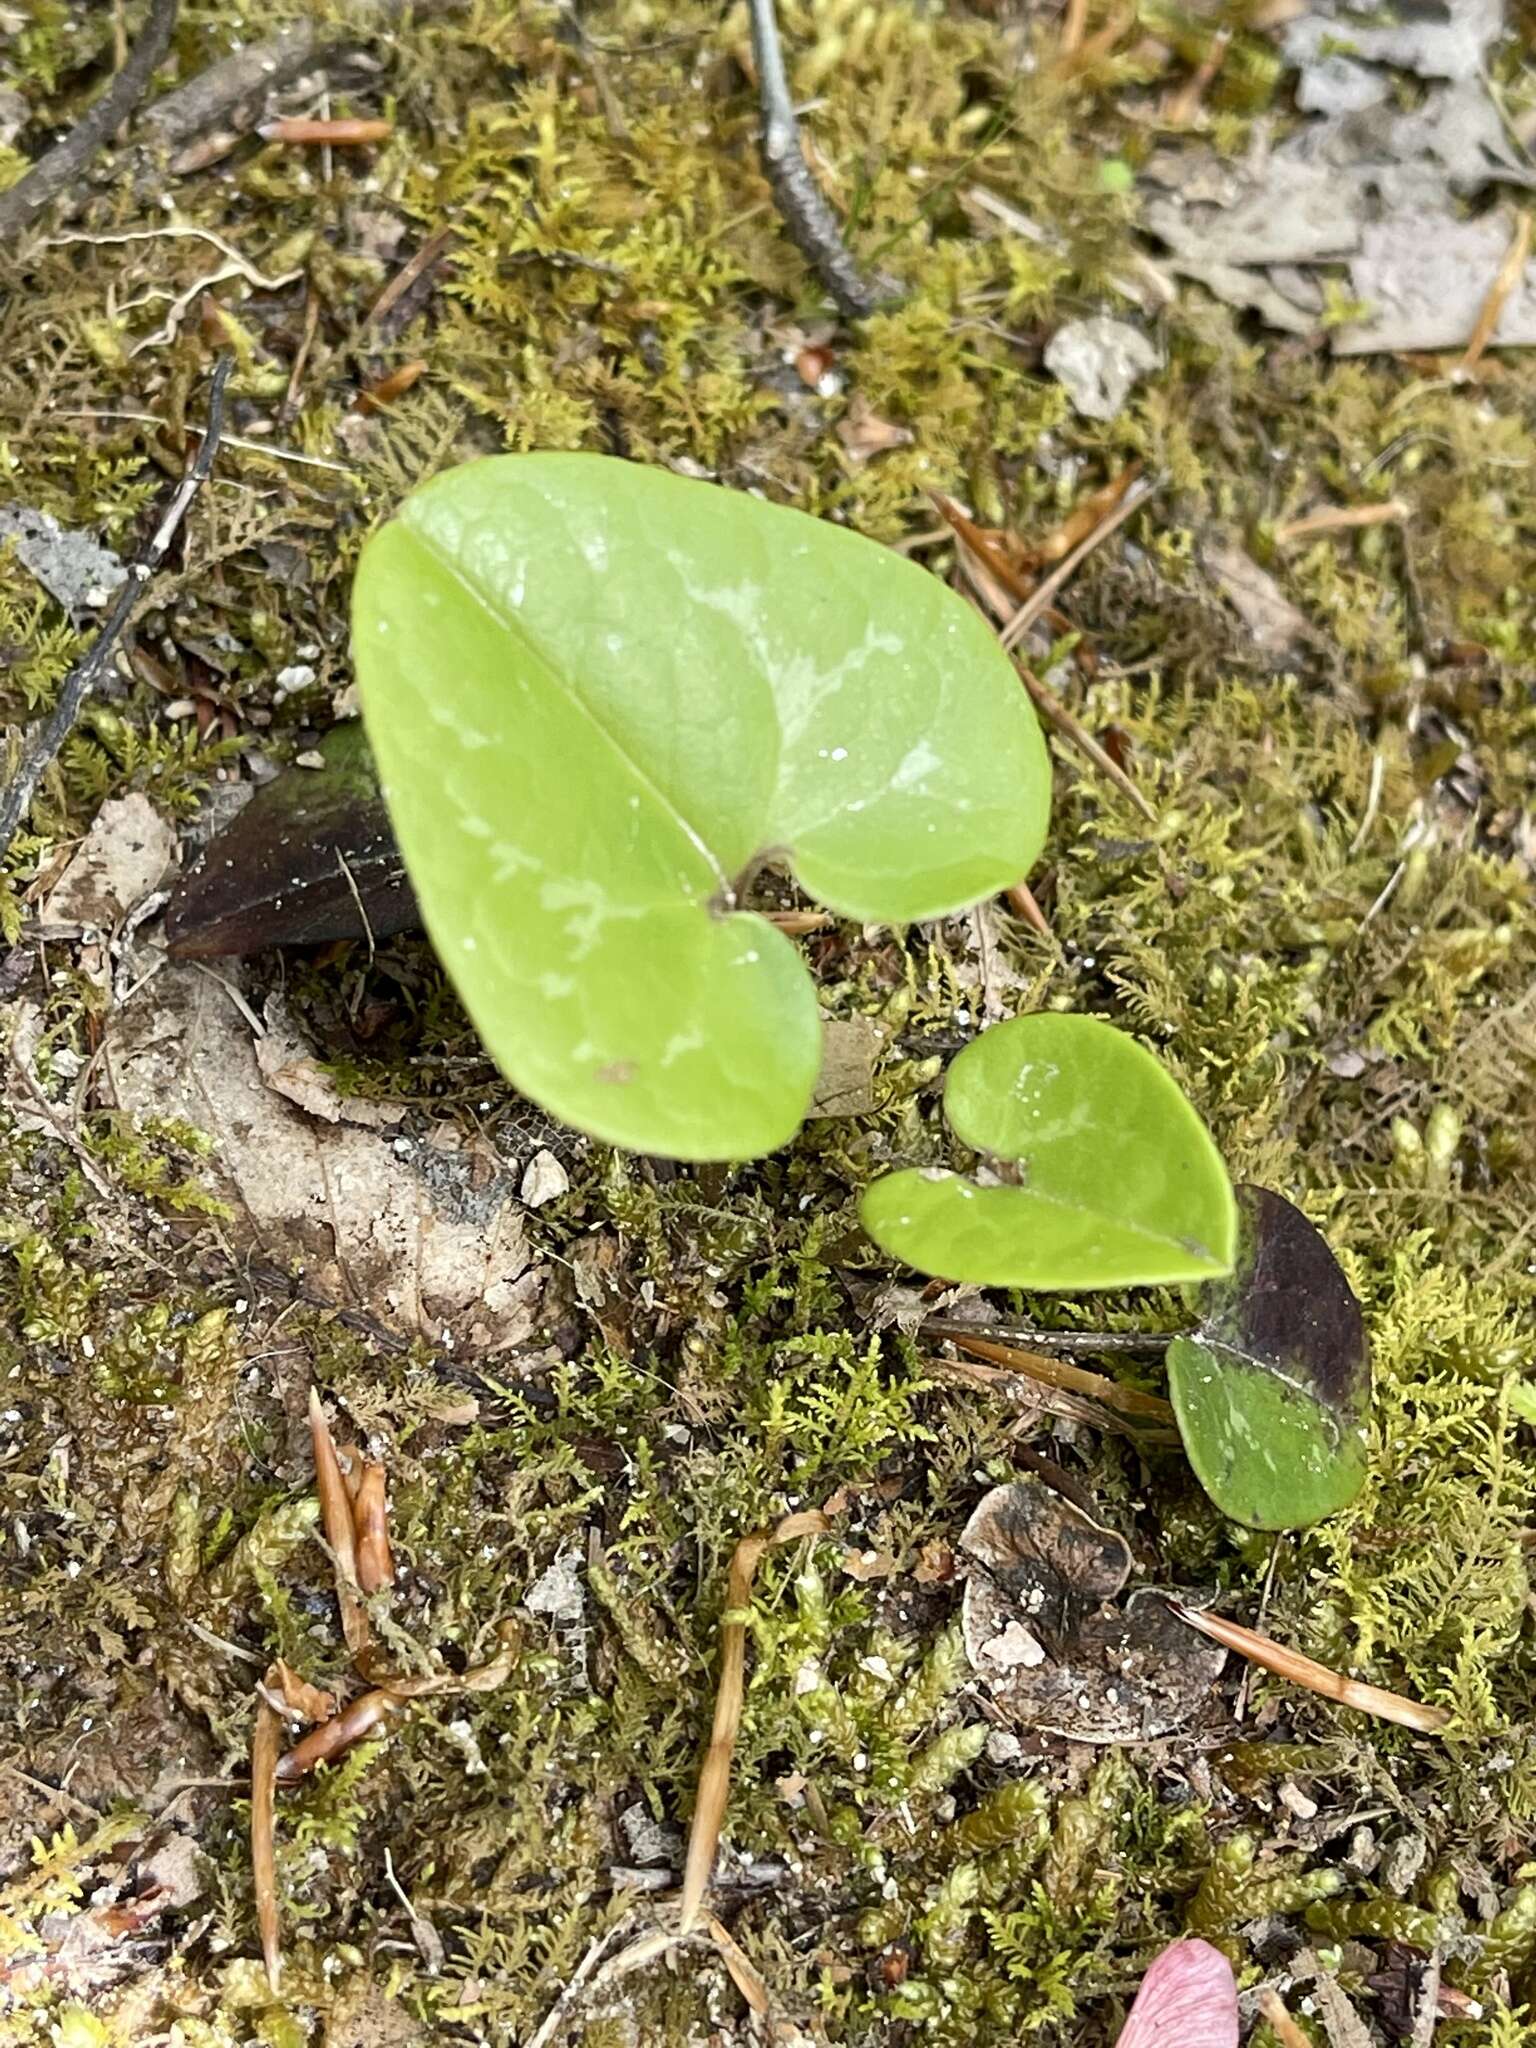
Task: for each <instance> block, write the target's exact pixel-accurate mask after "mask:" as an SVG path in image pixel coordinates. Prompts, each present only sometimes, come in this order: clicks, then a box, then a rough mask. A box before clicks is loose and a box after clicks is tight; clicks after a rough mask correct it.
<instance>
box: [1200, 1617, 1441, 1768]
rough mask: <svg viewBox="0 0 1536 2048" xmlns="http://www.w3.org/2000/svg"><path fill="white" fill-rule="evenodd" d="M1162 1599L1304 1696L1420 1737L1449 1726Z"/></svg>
mask: <svg viewBox="0 0 1536 2048" xmlns="http://www.w3.org/2000/svg"><path fill="white" fill-rule="evenodd" d="M1163 1597H1164V1599H1165V1600H1166V1601H1167V1602H1168V1605H1169V1606H1170V1607H1171V1608H1172V1609H1173V1611H1174V1613H1175V1614H1176V1615H1177V1616H1178V1617H1179V1619H1180V1621H1187V1622H1188V1623H1189V1625H1190V1627H1191V1628H1194V1629H1198V1630H1199V1631H1200V1633H1201V1635H1203V1636H1209V1637H1210V1639H1211V1641H1212V1642H1213V1643H1221V1644H1222V1645H1223V1646H1224V1647H1225V1648H1226V1649H1229V1650H1235V1651H1236V1652H1237V1654H1238V1655H1239V1656H1240V1657H1250V1658H1252V1660H1253V1662H1254V1663H1255V1664H1259V1665H1262V1666H1263V1668H1264V1669H1265V1670H1266V1671H1272V1672H1274V1674H1275V1676H1276V1677H1277V1678H1288V1679H1290V1681H1291V1683H1292V1684H1293V1685H1302V1686H1305V1687H1306V1689H1307V1691H1308V1692H1315V1693H1320V1694H1321V1695H1322V1697H1323V1698H1324V1699H1327V1700H1336V1701H1337V1702H1338V1704H1339V1705H1340V1706H1341V1707H1354V1708H1356V1709H1357V1710H1358V1711H1359V1712H1360V1713H1362V1714H1375V1715H1377V1716H1378V1718H1379V1719H1381V1720H1383V1721H1395V1722H1396V1723H1397V1724H1398V1726H1399V1727H1400V1728H1412V1729H1414V1730H1415V1731H1416V1732H1417V1733H1418V1734H1420V1735H1438V1734H1439V1733H1440V1731H1441V1730H1442V1729H1443V1728H1445V1727H1446V1726H1448V1724H1449V1722H1450V1718H1451V1717H1450V1714H1449V1713H1448V1712H1447V1710H1446V1709H1445V1708H1444V1707H1427V1706H1425V1705H1424V1704H1423V1702H1422V1701H1420V1700H1410V1699H1405V1698H1404V1697H1403V1695H1402V1694H1401V1693H1399V1692H1386V1691H1384V1690H1383V1689H1382V1688H1381V1687H1380V1686H1379V1685H1363V1684H1362V1683H1361V1682H1360V1680H1359V1679H1357V1678H1345V1677H1343V1676H1342V1675H1341V1674H1340V1673H1339V1672H1337V1671H1330V1670H1329V1669H1328V1667H1327V1665H1326V1664H1317V1663H1314V1662H1313V1660H1312V1659H1311V1658H1310V1657H1303V1656H1302V1655H1301V1653H1300V1652H1299V1651H1297V1650H1288V1649H1286V1647H1285V1645H1284V1644H1283V1643H1277V1642H1275V1641H1274V1640H1273V1639H1272V1638H1271V1637H1269V1636H1261V1635H1260V1634H1258V1632H1257V1631H1256V1630H1254V1629H1251V1628H1244V1627H1243V1626H1242V1624H1241V1622H1236V1621H1227V1620H1225V1619H1224V1618H1223V1617H1222V1616H1221V1615H1219V1614H1206V1613H1203V1612H1201V1611H1199V1610H1197V1609H1196V1608H1193V1607H1186V1606H1185V1605H1184V1602H1183V1601H1182V1600H1178V1599H1175V1598H1174V1596H1173V1595H1172V1594H1171V1593H1165V1594H1164V1596H1163Z"/></svg>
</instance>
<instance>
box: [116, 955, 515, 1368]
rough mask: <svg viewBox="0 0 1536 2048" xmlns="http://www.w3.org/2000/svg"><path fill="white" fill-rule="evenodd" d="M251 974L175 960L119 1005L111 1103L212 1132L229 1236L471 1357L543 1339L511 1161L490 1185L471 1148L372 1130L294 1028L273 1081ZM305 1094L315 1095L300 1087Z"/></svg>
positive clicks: (325, 1289)
mask: <svg viewBox="0 0 1536 2048" xmlns="http://www.w3.org/2000/svg"><path fill="white" fill-rule="evenodd" d="M252 1015H253V1013H252V1012H251V1010H250V1006H249V1004H248V1003H247V1002H246V1001H245V999H244V997H243V995H242V994H241V992H240V989H239V986H238V983H237V982H235V981H233V980H226V979H222V978H220V977H219V976H218V975H215V974H214V973H213V972H212V971H210V970H208V969H206V968H203V967H201V966H197V965H193V964H186V965H180V964H170V965H167V966H165V967H163V968H162V969H161V971H160V972H159V973H158V974H156V975H155V976H154V977H153V978H152V979H151V980H150V981H149V982H148V983H147V985H146V986H144V987H143V988H142V989H140V990H139V991H138V992H137V993H136V994H134V995H133V996H132V997H131V998H130V1000H129V1001H127V1002H126V1003H124V1004H123V1005H122V1006H121V1007H120V1008H119V1009H118V1010H117V1011H116V1012H114V1014H113V1016H112V1017H111V1019H110V1021H109V1023H108V1027H107V1033H106V1038H105V1051H104V1056H103V1066H102V1072H103V1076H104V1082H105V1088H106V1092H107V1095H108V1098H109V1100H110V1101H111V1103H112V1104H113V1106H115V1107H116V1108H117V1109H118V1110H120V1111H122V1112H124V1113H126V1114H128V1115H131V1116H134V1117H137V1118H140V1119H160V1120H165V1119H171V1120H173V1121H175V1122H178V1123H180V1124H182V1125H190V1126H191V1127H192V1128H193V1129H195V1130H197V1131H201V1132H203V1133H204V1134H206V1136H207V1137H208V1138H209V1139H211V1141H212V1148H213V1149H212V1152H211V1154H210V1156H209V1158H208V1159H207V1161H206V1162H205V1163H204V1173H205V1175H206V1177H207V1178H208V1179H210V1180H211V1182H212V1185H213V1190H214V1192H215V1193H216V1194H217V1195H218V1196H219V1198H220V1199H221V1200H223V1201H224V1202H225V1203H227V1204H228V1206H229V1210H230V1219H229V1222H228V1225H227V1229H228V1233H229V1236H230V1238H231V1240H232V1241H233V1242H234V1244H235V1245H236V1246H237V1247H238V1248H240V1249H243V1250H252V1249H254V1250H259V1251H260V1252H261V1253H262V1254H263V1255H264V1256H265V1257H266V1258H268V1259H270V1260H271V1261H273V1262H274V1263H276V1264H279V1265H282V1266H285V1267H286V1266H289V1265H291V1264H292V1263H293V1262H294V1261H297V1262H299V1264H300V1265H301V1266H302V1267H303V1268H304V1269H305V1271H306V1273H307V1276H308V1279H309V1281H310V1282H311V1284H313V1285H314V1286H315V1287H316V1288H317V1289H318V1290H319V1291H320V1292H321V1293H322V1294H324V1295H325V1296H326V1297H327V1298H329V1299H331V1300H334V1301H335V1302H337V1303H338V1304H352V1303H356V1304H361V1305H364V1306H367V1307H369V1308H371V1309H373V1310H374V1311H375V1312H377V1313H379V1314H380V1315H381V1316H383V1317H384V1318H386V1319H388V1320H391V1321H393V1322H394V1323H395V1324H396V1325H397V1326H399V1327H400V1328H402V1329H404V1330H406V1331H407V1332H410V1333H412V1334H420V1335H423V1336H427V1337H430V1338H432V1339H434V1340H436V1341H441V1340H442V1339H443V1338H444V1336H445V1335H447V1336H449V1337H450V1338H451V1339H452V1341H453V1342H454V1343H455V1344H456V1345H457V1346H459V1347H460V1348H461V1349H463V1350H464V1351H467V1352H469V1353H471V1354H480V1353H488V1352H495V1351H504V1350H507V1349H509V1348H511V1347H514V1346H517V1345H519V1344H523V1343H525V1342H527V1340H528V1339H529V1338H530V1337H531V1336H532V1335H533V1333H534V1331H535V1329H536V1327H537V1322H538V1308H539V1300H540V1296H541V1293H542V1290H543V1285H544V1276H543V1273H542V1271H541V1269H540V1268H538V1267H537V1266H536V1265H535V1264H534V1262H533V1257H532V1253H531V1251H530V1248H529V1244H528V1236H527V1227H526V1221H525V1212H524V1209H523V1206H522V1204H521V1202H520V1201H519V1200H518V1199H517V1194H516V1188H515V1185H514V1182H513V1177H512V1175H511V1172H510V1170H509V1171H506V1172H501V1171H495V1172H493V1173H492V1174H491V1175H490V1177H489V1179H488V1180H486V1181H485V1182H484V1183H483V1184H481V1185H477V1184H476V1178H477V1176H476V1171H475V1164H474V1163H473V1162H471V1161H470V1160H469V1159H468V1157H467V1155H465V1154H463V1153H455V1152H449V1151H444V1150H442V1149H440V1148H439V1147H437V1146H435V1145H433V1144H431V1143H429V1142H428V1140H427V1139H426V1138H424V1137H417V1136H415V1135H411V1136H405V1135H402V1134H400V1133H399V1132H398V1131H396V1132H395V1133H394V1134H393V1135H392V1134H391V1133H390V1132H389V1131H387V1130H386V1131H378V1130H372V1129H362V1128H358V1127H357V1125H356V1124H355V1123H354V1122H352V1121H350V1120H344V1119H346V1117H347V1110H348V1105H347V1104H345V1103H342V1102H341V1101H340V1100H339V1099H338V1098H335V1097H334V1096H333V1095H332V1094H331V1092H330V1091H328V1090H326V1089H325V1088H323V1087H322V1086H321V1085H320V1081H319V1080H318V1079H317V1076H316V1073H315V1072H313V1071H311V1070H310V1068H309V1067H308V1066H307V1065H306V1064H305V1061H304V1057H303V1056H302V1055H298V1054H296V1053H295V1051H294V1049H293V1041H292V1040H291V1039H289V1038H288V1037H287V1036H286V1035H284V1036H282V1037H281V1038H280V1047H279V1054H280V1056H278V1057H276V1058H274V1055H273V1054H270V1053H269V1054H268V1055H267V1059H268V1063H269V1064H270V1065H272V1066H273V1071H274V1073H275V1074H276V1075H277V1077H278V1079H279V1081H281V1083H282V1085H283V1090H284V1091H285V1092H280V1090H279V1087H278V1086H276V1085H274V1083H273V1082H272V1081H271V1080H269V1077H268V1074H267V1072H266V1071H265V1070H264V1067H263V1061H262V1057H261V1053H260V1041H259V1039H258V1038H257V1035H256V1033H255V1032H254V1030H253V1028H252V1021H251V1020H252ZM294 1093H298V1094H299V1095H300V1096H301V1097H302V1098H303V1099H304V1101H305V1107H304V1108H300V1107H299V1106H298V1103H297V1102H296V1101H295V1100H293V1099H291V1098H292V1095H293V1094H294Z"/></svg>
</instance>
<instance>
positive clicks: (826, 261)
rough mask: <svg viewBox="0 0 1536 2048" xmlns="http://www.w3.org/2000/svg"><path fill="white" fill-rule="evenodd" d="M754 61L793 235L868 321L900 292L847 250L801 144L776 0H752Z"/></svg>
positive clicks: (848, 305)
mask: <svg viewBox="0 0 1536 2048" xmlns="http://www.w3.org/2000/svg"><path fill="white" fill-rule="evenodd" d="M750 8H751V15H752V61H753V62H754V63H755V64H756V66H757V91H758V100H759V104H760V105H761V107H762V111H763V132H762V151H763V169H764V171H765V172H766V173H767V175H768V182H769V184H770V185H771V186H772V187H773V197H774V202H775V204H776V205H777V207H778V209H779V214H780V217H781V218H782V220H783V222H784V225H785V227H786V228H787V229H788V230H789V238H790V240H791V241H792V242H793V243H794V245H795V247H796V248H797V249H798V250H799V251H800V254H801V255H802V256H803V257H804V258H805V260H806V262H807V263H809V264H810V266H811V268H812V269H813V270H814V271H815V273H816V275H817V276H818V277H819V278H820V279H821V281H822V283H823V284H824V285H825V286H826V288H827V290H828V291H829V292H830V293H831V294H832V297H833V299H834V300H835V301H836V304H837V308H838V311H839V312H840V313H842V314H844V315H845V316H846V317H847V318H848V319H850V320H863V319H865V318H866V317H867V316H868V315H869V314H871V313H873V312H875V311H877V310H878V309H879V307H881V306H883V305H886V304H888V303H889V302H890V300H891V299H892V298H893V297H894V296H895V288H894V286H893V285H892V284H891V283H890V281H889V279H887V278H883V277H876V278H875V279H874V280H872V281H871V280H870V279H868V278H866V277H865V276H864V275H863V273H862V272H861V271H860V269H859V266H858V265H857V264H856V263H855V262H854V260H853V257H852V256H851V255H850V254H849V252H848V247H847V244H846V243H845V242H844V240H843V230H842V226H841V224H840V222H839V221H838V218H837V215H836V214H835V213H834V212H833V211H832V208H831V205H830V204H829V203H828V200H827V196H826V194H825V193H824V192H823V191H822V189H821V187H820V186H819V185H818V184H817V182H816V180H815V178H814V177H812V175H811V167H810V165H809V164H808V163H807V162H806V160H805V152H804V150H803V149H802V148H801V146H800V124H799V122H798V121H797V120H796V119H795V108H794V102H793V101H792V100H791V99H790V96H789V81H788V79H787V78H786V77H785V75H784V52H783V50H782V48H781V47H780V44H779V23H778V17H777V16H776V15H775V13H774V6H773V0H750Z"/></svg>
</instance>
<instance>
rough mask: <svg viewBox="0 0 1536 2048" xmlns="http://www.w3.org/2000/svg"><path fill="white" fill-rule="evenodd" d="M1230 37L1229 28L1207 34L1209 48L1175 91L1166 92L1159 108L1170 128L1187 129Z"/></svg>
mask: <svg viewBox="0 0 1536 2048" xmlns="http://www.w3.org/2000/svg"><path fill="white" fill-rule="evenodd" d="M1231 40H1232V31H1231V29H1229V28H1221V29H1218V30H1217V31H1216V33H1215V35H1213V36H1212V37H1211V41H1210V47H1209V48H1208V49H1207V50H1206V53H1205V55H1204V56H1203V57H1202V58H1201V59H1200V62H1199V64H1198V65H1197V66H1196V67H1195V69H1194V70H1193V71H1192V72H1191V73H1190V75H1189V77H1188V78H1187V79H1186V80H1185V81H1184V83H1183V85H1181V86H1180V87H1179V88H1178V90H1177V91H1176V92H1173V93H1170V94H1169V96H1168V100H1167V103H1166V105H1165V106H1164V108H1163V120H1164V121H1165V122H1166V123H1167V125H1168V126H1169V127H1170V128H1187V127H1188V126H1189V124H1190V122H1191V121H1193V120H1194V118H1195V116H1196V114H1198V113H1199V111H1200V102H1201V101H1202V100H1203V99H1204V98H1205V95H1206V93H1207V92H1208V91H1209V90H1210V87H1211V82H1212V80H1213V79H1214V78H1215V76H1216V74H1217V72H1218V71H1219V70H1220V69H1221V67H1222V65H1223V64H1224V63H1225V62H1226V58H1227V45H1228V44H1229V43H1230V42H1231Z"/></svg>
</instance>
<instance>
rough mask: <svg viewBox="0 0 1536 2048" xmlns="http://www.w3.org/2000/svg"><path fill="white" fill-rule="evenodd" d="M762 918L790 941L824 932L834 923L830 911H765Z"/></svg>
mask: <svg viewBox="0 0 1536 2048" xmlns="http://www.w3.org/2000/svg"><path fill="white" fill-rule="evenodd" d="M763 917H764V919H765V921H766V922H767V923H768V924H772V925H777V926H778V928H779V930H780V931H781V932H783V933H785V934H786V936H788V937H789V938H791V939H802V938H804V937H805V936H806V934H807V933H808V932H824V931H825V930H826V928H827V926H828V925H829V924H832V923H835V921H836V920H835V919H834V918H833V916H832V913H831V911H830V910H765V911H764V912H763Z"/></svg>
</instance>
